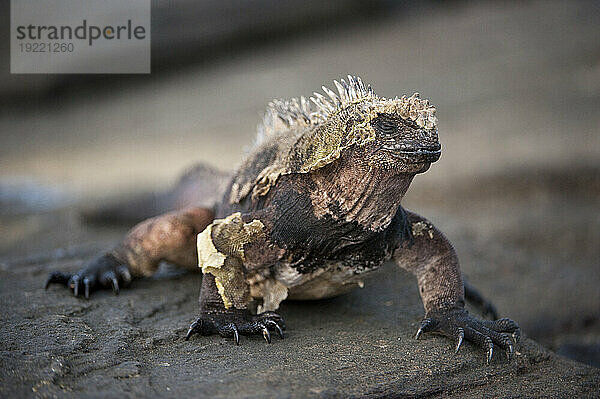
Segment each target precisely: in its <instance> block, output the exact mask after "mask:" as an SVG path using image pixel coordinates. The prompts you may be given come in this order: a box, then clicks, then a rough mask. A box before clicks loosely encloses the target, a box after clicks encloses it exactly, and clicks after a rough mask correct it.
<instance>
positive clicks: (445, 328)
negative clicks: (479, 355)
mask: <svg viewBox="0 0 600 399" xmlns="http://www.w3.org/2000/svg"><path fill="white" fill-rule="evenodd" d="M426 332H434V333H439V334H443V335H446V336H448V337H450V338H452V339H454V340H455V342H457V344H456V352H458V350H459V349H460V346H461V344H462V342H463V339H466V340H467V341H471V342H474V343H475V344H477V345H478V346H480V347H482V348H483V349H485V350H486V353H487V363H488V364H489V362H490V361H491V360H492V356H493V354H494V345H497V346H498V347H500V348H502V349H503V350H504V351H505V352H506V355H507V357H508V358H509V359H510V358H511V357H512V354H513V352H514V345H513V341H512V340H511V335H509V334H512V338H513V339H514V340H515V342H518V341H519V337H520V334H521V333H520V329H519V326H518V325H517V323H515V322H514V321H512V320H510V319H499V320H479V319H476V318H474V317H472V316H471V315H469V313H468V312H467V311H466V310H465V309H460V308H456V309H450V310H440V311H435V312H430V313H429V314H427V317H426V318H425V319H423V321H422V322H421V324H420V326H419V330H418V331H417V334H416V336H415V338H417V339H418V338H419V337H420V336H421V334H422V333H426Z"/></svg>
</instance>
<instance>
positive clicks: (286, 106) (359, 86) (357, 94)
mask: <svg viewBox="0 0 600 399" xmlns="http://www.w3.org/2000/svg"><path fill="white" fill-rule="evenodd" d="M340 81H341V82H338V81H337V80H334V81H333V84H334V85H335V87H336V89H337V91H338V92H337V93H335V92H334V91H333V90H331V89H329V88H327V87H326V86H322V87H321V88H322V89H323V92H324V93H325V94H326V95H327V97H325V96H324V95H323V94H321V93H317V92H315V93H313V96H312V97H310V99H309V100H310V102H312V103H313V106H311V104H310V102H309V101H307V99H306V98H305V97H300V98H299V99H298V98H292V99H291V100H289V101H286V100H279V99H275V100H273V101H271V102H270V103H269V104H268V106H267V110H266V112H265V115H264V117H263V121H262V123H261V124H260V125H259V126H258V136H257V140H256V141H257V143H258V144H259V143H261V142H262V141H263V140H264V139H266V138H267V137H269V136H270V135H272V134H275V133H278V132H280V131H281V130H282V129H290V128H293V127H296V126H309V125H318V124H320V123H322V122H323V121H325V120H326V119H327V117H328V116H329V115H331V114H333V113H335V112H338V111H340V110H341V109H343V108H345V107H346V106H348V105H350V104H352V103H355V102H359V101H364V100H368V101H394V102H396V103H399V109H400V116H401V117H402V118H404V119H406V120H412V121H414V122H415V123H416V124H417V125H418V126H419V127H421V128H424V129H426V130H433V129H435V127H436V123H437V118H436V117H435V108H434V107H432V106H431V105H430V104H429V101H428V100H422V99H420V98H419V93H414V94H413V95H412V96H410V97H408V98H407V97H406V96H402V98H398V97H396V98H394V99H392V100H387V99H386V98H384V97H379V96H378V95H377V94H375V92H374V91H373V89H372V88H371V85H367V86H365V85H364V83H363V81H362V79H361V78H360V77H358V76H352V75H348V82H346V81H345V80H344V79H340Z"/></svg>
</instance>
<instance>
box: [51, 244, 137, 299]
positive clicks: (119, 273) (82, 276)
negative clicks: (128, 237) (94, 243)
mask: <svg viewBox="0 0 600 399" xmlns="http://www.w3.org/2000/svg"><path fill="white" fill-rule="evenodd" d="M131 279H132V277H131V273H130V272H129V268H128V267H127V266H126V265H124V264H122V262H120V261H118V260H117V259H116V258H114V257H113V256H111V255H103V256H101V257H99V258H97V259H95V260H94V261H93V262H92V263H90V264H89V265H88V266H87V267H85V268H83V269H81V270H80V271H78V272H76V273H63V272H52V273H50V275H49V276H48V279H47V280H46V285H45V287H46V289H48V287H49V286H50V284H61V285H64V286H66V287H69V288H71V290H73V295H74V296H79V295H80V294H83V295H84V297H85V298H86V299H88V298H89V297H90V293H91V292H92V291H94V290H97V289H100V288H112V290H113V292H114V293H115V294H118V293H119V284H121V285H125V286H126V285H127V284H129V283H130V282H131Z"/></svg>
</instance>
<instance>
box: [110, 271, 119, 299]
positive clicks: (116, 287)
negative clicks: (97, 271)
mask: <svg viewBox="0 0 600 399" xmlns="http://www.w3.org/2000/svg"><path fill="white" fill-rule="evenodd" d="M110 283H111V284H112V289H113V292H114V293H115V295H119V280H117V277H116V276H114V275H113V276H112V277H111V278H110Z"/></svg>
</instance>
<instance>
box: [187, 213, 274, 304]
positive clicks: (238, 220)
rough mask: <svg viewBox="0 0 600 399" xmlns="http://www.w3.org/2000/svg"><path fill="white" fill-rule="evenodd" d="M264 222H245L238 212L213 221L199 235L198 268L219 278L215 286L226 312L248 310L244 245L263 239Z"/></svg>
mask: <svg viewBox="0 0 600 399" xmlns="http://www.w3.org/2000/svg"><path fill="white" fill-rule="evenodd" d="M263 229H264V225H263V224H262V222H261V221H260V220H256V219H255V220H253V221H252V222H250V223H244V222H243V220H242V215H241V214H240V213H239V212H237V213H234V214H232V215H230V216H228V217H226V218H225V219H217V220H215V221H213V223H212V224H211V225H209V226H208V227H207V228H206V229H204V231H202V232H201V233H200V234H198V239H197V248H198V267H200V268H201V269H202V273H204V274H207V273H210V274H212V275H213V276H214V277H215V284H216V286H217V290H218V291H219V295H221V298H222V300H223V304H224V306H225V308H226V309H230V308H231V307H235V308H236V309H245V308H246V307H247V305H248V303H249V302H250V288H249V286H248V283H247V281H246V273H245V270H244V265H243V262H244V245H245V244H248V243H250V242H252V241H253V240H255V239H257V238H260V237H261V236H262V235H263V234H264V232H263Z"/></svg>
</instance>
